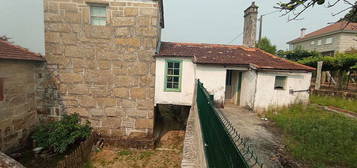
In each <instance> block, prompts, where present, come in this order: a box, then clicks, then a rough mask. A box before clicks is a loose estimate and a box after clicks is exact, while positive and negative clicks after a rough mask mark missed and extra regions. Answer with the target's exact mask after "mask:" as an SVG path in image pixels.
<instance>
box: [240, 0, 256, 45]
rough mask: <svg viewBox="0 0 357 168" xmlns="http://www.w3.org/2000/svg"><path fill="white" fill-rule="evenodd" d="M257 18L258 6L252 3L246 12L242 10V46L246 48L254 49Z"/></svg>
mask: <svg viewBox="0 0 357 168" xmlns="http://www.w3.org/2000/svg"><path fill="white" fill-rule="evenodd" d="M257 16H258V6H256V5H255V2H252V5H250V6H249V7H248V8H247V9H246V10H244V30H243V45H244V46H247V47H255V41H256V36H257Z"/></svg>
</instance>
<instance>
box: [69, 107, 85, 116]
mask: <svg viewBox="0 0 357 168" xmlns="http://www.w3.org/2000/svg"><path fill="white" fill-rule="evenodd" d="M67 113H68V114H75V113H77V114H78V115H79V116H82V117H89V116H90V114H89V112H88V110H87V109H85V108H69V109H68V110H67Z"/></svg>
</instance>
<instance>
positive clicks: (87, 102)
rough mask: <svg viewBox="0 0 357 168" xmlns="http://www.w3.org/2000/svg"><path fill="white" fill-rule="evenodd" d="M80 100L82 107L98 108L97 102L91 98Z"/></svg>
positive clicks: (81, 98) (83, 97)
mask: <svg viewBox="0 0 357 168" xmlns="http://www.w3.org/2000/svg"><path fill="white" fill-rule="evenodd" d="M78 100H79V104H80V105H81V106H82V107H96V100H95V99H94V98H93V97H91V96H80V97H78Z"/></svg>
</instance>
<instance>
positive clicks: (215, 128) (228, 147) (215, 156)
mask: <svg viewBox="0 0 357 168" xmlns="http://www.w3.org/2000/svg"><path fill="white" fill-rule="evenodd" d="M197 83H198V84H197V108H198V113H199V118H200V123H201V129H202V134H203V141H204V145H205V146H204V149H205V155H206V159H207V164H208V167H209V168H248V167H249V165H248V163H247V161H246V160H245V158H244V156H243V155H244V154H242V153H241V152H240V150H239V148H238V147H237V145H236V143H235V140H234V138H232V137H231V135H230V130H228V129H229V128H227V127H226V123H225V122H224V121H223V120H222V118H221V116H220V114H219V112H218V111H217V110H216V109H215V108H214V105H213V100H212V99H213V96H211V95H209V94H208V92H207V91H206V89H205V88H204V87H203V84H202V83H201V82H200V81H198V82H197Z"/></svg>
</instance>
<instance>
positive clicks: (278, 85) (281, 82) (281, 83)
mask: <svg viewBox="0 0 357 168" xmlns="http://www.w3.org/2000/svg"><path fill="white" fill-rule="evenodd" d="M287 78H288V77H287V76H275V83H274V89H276V90H284V89H285V87H286V86H285V85H286V80H287Z"/></svg>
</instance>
